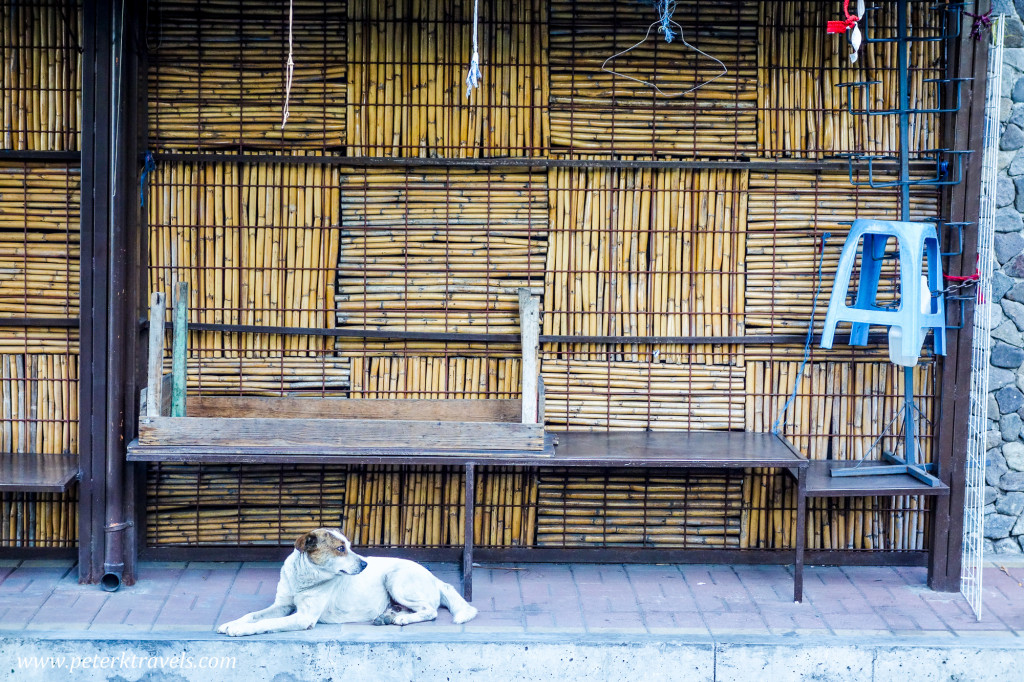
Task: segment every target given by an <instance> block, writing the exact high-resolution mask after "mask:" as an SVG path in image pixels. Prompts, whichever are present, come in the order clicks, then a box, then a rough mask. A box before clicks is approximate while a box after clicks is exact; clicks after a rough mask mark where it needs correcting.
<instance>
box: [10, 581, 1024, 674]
mask: <svg viewBox="0 0 1024 682" xmlns="http://www.w3.org/2000/svg"><path fill="white" fill-rule="evenodd" d="M278 568H279V564H263V563H245V564H239V563H198V562H193V563H188V564H184V563H174V564H164V563H160V564H157V563H148V564H143V565H142V566H141V570H140V580H139V583H138V584H137V585H135V586H133V587H130V588H122V589H121V590H120V591H119V592H116V593H106V592H102V591H101V590H100V589H99V588H97V587H95V586H82V585H78V583H77V571H76V570H74V566H73V565H72V564H71V563H70V562H56V561H24V562H0V631H2V633H0V634H2V637H3V639H2V641H0V670H4V671H6V670H11V671H12V676H13V678H14V679H65V678H66V676H67V671H68V666H70V665H71V662H72V659H74V658H75V657H77V660H78V663H79V665H78V669H76V671H75V674H76V677H81V678H82V679H108V678H109V677H110V676H111V675H117V676H119V678H120V679H125V680H136V679H173V680H181V679H188V680H192V679H196V680H200V679H246V680H258V679H275V680H289V679H297V680H308V679H328V678H333V679H336V680H339V679H345V680H358V679H372V680H375V681H379V680H392V679H393V680H406V679H409V680H411V679H416V680H434V679H482V680H500V679H509V680H513V679H515V680H524V679H558V680H563V679H567V678H570V677H575V678H579V679H587V680H590V679H595V680H600V679H607V680H619V679H637V678H638V676H640V677H642V678H647V677H650V678H651V679H686V680H714V679H718V680H730V679H736V680H743V679H753V678H760V677H765V676H767V677H765V679H766V680H771V681H772V682H775V681H776V680H787V679H805V678H806V677H808V676H813V677H814V678H815V679H837V680H838V679H841V680H860V679H864V680H888V679H894V678H895V677H897V676H900V677H906V676H910V677H911V678H912V679H914V680H930V679H936V680H940V679H970V680H973V679H991V680H1014V679H1020V677H1019V676H1020V674H1021V673H1020V669H1021V667H1022V666H1024V637H1022V634H1024V566H1022V565H1016V566H1002V567H1000V566H996V565H991V564H990V565H989V566H988V567H987V568H986V569H985V576H984V585H985V612H984V617H983V618H982V620H981V621H980V622H979V621H977V620H976V619H975V617H974V615H973V614H972V613H971V611H970V609H969V607H968V606H967V603H966V602H965V600H964V599H963V597H961V596H960V595H959V594H947V593H939V592H932V591H931V590H929V589H928V588H927V587H926V586H925V580H926V571H925V569H924V568H877V567H849V568H837V567H808V568H807V569H806V575H805V581H806V582H805V590H804V593H805V600H804V602H803V603H802V604H795V603H793V601H792V576H791V571H790V569H788V568H786V567H780V566H731V565H711V566H706V565H619V564H615V565H588V564H520V565H515V566H490V565H484V566H482V567H481V568H479V569H477V570H476V571H475V573H474V578H475V579H474V600H473V603H474V605H475V606H476V607H477V608H478V609H480V615H479V616H478V617H477V618H476V619H475V620H473V621H471V622H469V623H467V624H465V625H452V623H451V617H450V615H449V614H448V612H447V611H444V610H442V613H441V615H440V616H439V618H438V619H437V620H436V621H434V622H432V623H425V624H418V625H413V626H409V627H406V628H397V627H383V628H381V627H374V626H371V625H318V626H317V627H316V628H314V629H313V630H311V631H306V632H299V633H286V634H279V635H261V636H256V637H250V638H244V639H240V640H237V639H229V638H226V637H223V636H220V635H216V634H215V633H214V632H213V630H214V628H215V625H216V624H217V623H220V622H223V621H225V620H230V619H233V618H236V617H238V616H240V615H242V614H244V613H247V612H249V611H253V610H256V609H259V608H263V607H265V606H267V605H269V604H270V602H271V601H272V600H273V595H274V590H275V586H276V583H277V575H278ZM431 568H432V569H433V570H434V571H435V573H437V574H438V575H439V576H440V577H442V578H443V579H446V580H448V581H450V582H452V583H454V584H456V585H457V584H458V572H457V570H456V568H455V567H454V566H453V565H450V564H437V565H431ZM32 656H36V657H39V656H65V657H66V658H65V660H64V661H63V662H61V666H63V667H64V670H57V669H55V668H56V667H60V666H58V665H57V662H56V661H46V662H44V663H41V662H40V661H39V660H38V659H36V660H35V663H33V660H32V659H30V658H28V657H32ZM160 656H163V657H165V658H164V660H163V661H162V662H159V660H158V659H154V658H153V657H160ZM90 657H91V658H90ZM104 657H107V658H109V659H110V661H108V662H109V663H110V665H112V666H114V667H113V668H101V669H93V667H92V666H93V665H94V664H95V665H96V666H99V665H101V663H103V662H104ZM132 657H136V658H137V660H134V662H133V658H132ZM174 657H178V659H179V660H178V662H179V663H182V664H183V665H184V663H185V662H186V659H187V661H190V662H191V664H192V666H193V667H191V668H189V667H188V666H187V665H186V666H184V667H185V669H182V666H176V667H173V668H168V665H170V664H171V663H173V660H172V659H174ZM203 657H218V660H219V657H227V658H228V659H233V667H232V666H229V667H228V668H227V669H223V670H218V671H217V672H216V673H214V672H213V671H211V670H209V669H199V668H197V667H195V666H197V665H198V664H199V660H200V659H201V658H203ZM19 658H20V660H19ZM86 658H90V660H88V661H86V660H85V659H86ZM154 660H157V661H158V662H157V663H154V662H153V661H154ZM161 664H162V665H163V670H162V671H160V670H154V669H152V668H150V667H140V666H156V667H157V668H159V667H160V666H161ZM83 665H89V666H90V667H89V668H88V669H85V670H82V669H81V668H82V666H83ZM40 666H44V667H40ZM157 673H160V675H166V674H171V675H172V676H171V677H161V676H159V675H157ZM83 675H84V677H83ZM154 675H156V676H154Z"/></svg>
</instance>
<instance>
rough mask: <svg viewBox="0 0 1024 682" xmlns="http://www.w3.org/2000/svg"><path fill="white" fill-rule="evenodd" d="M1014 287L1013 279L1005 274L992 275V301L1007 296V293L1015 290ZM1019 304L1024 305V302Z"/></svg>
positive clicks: (996, 273) (995, 273)
mask: <svg viewBox="0 0 1024 682" xmlns="http://www.w3.org/2000/svg"><path fill="white" fill-rule="evenodd" d="M1013 285H1014V281H1013V279H1012V278H1010V277H1007V276H1006V274H1005V273H1002V272H994V273H992V300H993V301H998V300H999V299H1001V298H1002V297H1003V296H1005V295H1006V292H1008V291H1009V290H1010V289H1012V288H1013ZM1018 303H1024V301H1018Z"/></svg>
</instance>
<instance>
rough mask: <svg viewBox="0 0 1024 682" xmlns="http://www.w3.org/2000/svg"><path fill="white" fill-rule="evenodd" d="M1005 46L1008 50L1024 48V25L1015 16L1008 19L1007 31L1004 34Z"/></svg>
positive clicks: (1009, 16)
mask: <svg viewBox="0 0 1024 682" xmlns="http://www.w3.org/2000/svg"><path fill="white" fill-rule="evenodd" d="M1003 45H1004V46H1006V47H1008V48H1017V47H1022V46H1024V24H1022V23H1021V21H1020V19H1018V18H1017V17H1015V16H1013V15H1008V16H1007V18H1006V30H1005V33H1004V34H1003Z"/></svg>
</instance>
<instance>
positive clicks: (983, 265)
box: [960, 17, 1004, 620]
mask: <svg viewBox="0 0 1024 682" xmlns="http://www.w3.org/2000/svg"><path fill="white" fill-rule="evenodd" d="M1003 27H1004V22H1003V18H1002V17H1000V18H999V21H997V22H996V24H995V30H994V31H993V32H992V34H993V45H992V48H991V50H990V51H989V62H988V91H987V93H986V97H985V140H984V151H983V157H982V173H981V208H980V210H979V213H978V301H979V305H978V307H977V309H976V310H975V313H974V346H973V353H972V356H971V416H970V424H969V427H968V435H967V466H966V468H965V470H966V474H967V481H966V500H965V502H966V503H965V504H964V537H963V559H962V562H961V568H960V591H961V592H962V593H963V595H964V597H966V598H967V601H968V603H970V605H971V608H972V609H973V610H974V614H975V615H976V616H977V617H978V620H981V576H982V571H981V561H982V546H983V543H984V529H983V528H982V525H983V523H984V519H985V517H984V511H983V510H984V507H985V432H986V431H987V429H988V414H987V412H988V368H989V343H990V337H989V334H990V331H991V329H990V328H991V319H992V306H993V305H997V302H996V301H993V300H992V261H993V258H992V244H993V241H994V238H995V211H996V204H995V194H996V163H997V156H998V147H999V99H1000V94H1001V92H1002V77H1003Z"/></svg>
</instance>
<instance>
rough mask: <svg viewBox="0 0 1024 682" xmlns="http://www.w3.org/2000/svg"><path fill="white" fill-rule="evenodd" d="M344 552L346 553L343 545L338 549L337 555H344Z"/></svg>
mask: <svg viewBox="0 0 1024 682" xmlns="http://www.w3.org/2000/svg"><path fill="white" fill-rule="evenodd" d="M346 551H347V550H346V549H345V546H344V545H342V546H340V547H338V553H339V554H344V553H345V552H346Z"/></svg>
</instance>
